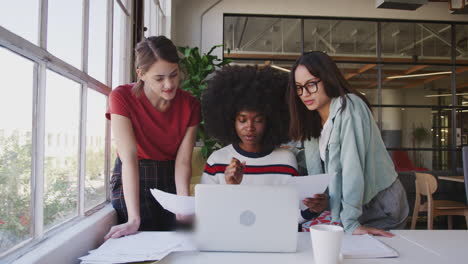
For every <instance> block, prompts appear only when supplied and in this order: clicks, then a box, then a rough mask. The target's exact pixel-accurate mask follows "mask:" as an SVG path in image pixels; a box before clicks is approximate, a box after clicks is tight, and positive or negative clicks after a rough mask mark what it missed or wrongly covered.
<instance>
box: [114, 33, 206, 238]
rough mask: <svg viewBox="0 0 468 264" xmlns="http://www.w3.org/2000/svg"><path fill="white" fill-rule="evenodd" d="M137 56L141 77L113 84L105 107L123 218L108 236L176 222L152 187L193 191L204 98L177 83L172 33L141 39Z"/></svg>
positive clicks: (168, 227)
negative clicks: (193, 163) (113, 144)
mask: <svg viewBox="0 0 468 264" xmlns="http://www.w3.org/2000/svg"><path fill="white" fill-rule="evenodd" d="M135 60H136V61H135V68H136V73H137V77H138V81H137V82H136V83H134V84H126V85H122V86H119V87H117V88H116V89H114V90H113V91H112V93H111V94H110V96H109V109H108V111H107V113H106V117H107V118H108V119H110V120H111V127H112V132H113V135H114V138H115V141H116V145H117V152H118V157H117V159H116V161H115V167H114V172H113V175H112V179H111V189H112V205H113V207H114V208H115V210H116V211H117V215H118V219H119V224H118V225H116V226H113V227H112V228H111V230H110V231H109V233H108V234H107V235H106V237H105V238H106V239H108V238H116V237H121V236H125V235H129V234H132V233H135V232H137V231H139V230H140V231H150V230H153V231H167V230H172V229H173V228H174V223H175V216H174V215H173V214H172V213H170V212H168V211H166V210H164V209H163V208H162V207H161V205H160V204H159V203H158V202H157V201H155V200H154V198H153V197H152V195H151V193H150V189H151V188H157V189H160V190H162V191H166V192H170V193H177V194H178V195H189V186H190V177H191V174H192V172H191V159H192V150H193V146H194V143H195V137H196V131H197V125H198V123H199V122H200V120H201V115H200V102H199V101H198V100H197V99H196V98H195V97H193V96H192V95H190V94H189V93H188V92H186V91H183V90H181V89H179V81H180V68H179V64H178V63H179V56H178V54H177V49H176V47H175V46H174V44H173V43H172V41H171V40H169V39H168V38H166V37H164V36H158V37H149V38H147V39H145V40H143V41H141V42H140V43H138V44H137V47H136V49H135Z"/></svg>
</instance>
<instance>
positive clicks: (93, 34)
mask: <svg viewBox="0 0 468 264" xmlns="http://www.w3.org/2000/svg"><path fill="white" fill-rule="evenodd" d="M106 24H107V1H89V52H88V73H89V75H91V76H92V77H94V78H95V79H97V80H99V81H101V82H102V83H105V82H106Z"/></svg>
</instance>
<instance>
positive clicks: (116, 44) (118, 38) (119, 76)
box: [112, 4, 126, 88]
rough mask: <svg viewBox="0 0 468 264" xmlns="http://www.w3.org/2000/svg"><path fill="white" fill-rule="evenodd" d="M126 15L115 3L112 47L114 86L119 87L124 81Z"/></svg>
mask: <svg viewBox="0 0 468 264" xmlns="http://www.w3.org/2000/svg"><path fill="white" fill-rule="evenodd" d="M125 20H126V15H125V13H124V12H123V11H122V9H121V8H120V7H119V6H118V5H117V4H115V5H114V36H113V47H112V49H113V50H112V87H114V88H115V87H117V86H118V85H121V84H124V83H123V72H124V66H123V63H122V62H123V58H124V54H125V51H123V50H122V49H123V48H124V47H125V45H123V43H124V41H125V39H124V38H122V36H123V34H122V33H123V30H124V29H125Z"/></svg>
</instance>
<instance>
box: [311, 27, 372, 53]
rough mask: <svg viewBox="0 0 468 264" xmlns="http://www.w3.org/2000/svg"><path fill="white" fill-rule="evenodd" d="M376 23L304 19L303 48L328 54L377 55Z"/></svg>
mask: <svg viewBox="0 0 468 264" xmlns="http://www.w3.org/2000/svg"><path fill="white" fill-rule="evenodd" d="M376 33H377V23H376V22H367V21H352V20H329V19H326V20H325V19H324V20H319V19H306V20H304V41H305V43H304V50H305V51H310V50H319V51H323V52H327V53H328V54H329V55H334V56H336V55H340V56H356V55H359V56H370V57H372V58H375V57H376V56H377V45H376V38H377V34H376Z"/></svg>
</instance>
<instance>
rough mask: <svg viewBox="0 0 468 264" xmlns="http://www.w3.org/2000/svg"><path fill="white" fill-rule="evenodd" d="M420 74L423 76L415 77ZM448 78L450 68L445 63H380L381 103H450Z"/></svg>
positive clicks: (449, 80)
mask: <svg viewBox="0 0 468 264" xmlns="http://www.w3.org/2000/svg"><path fill="white" fill-rule="evenodd" d="M421 74H424V75H427V76H415V75H421ZM428 74H429V75H428ZM450 77H451V67H449V66H431V65H384V66H383V67H382V103H383V104H394V105H406V104H408V105H451V104H452V99H451V88H450V87H451V78H450ZM375 86H376V85H375Z"/></svg>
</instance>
